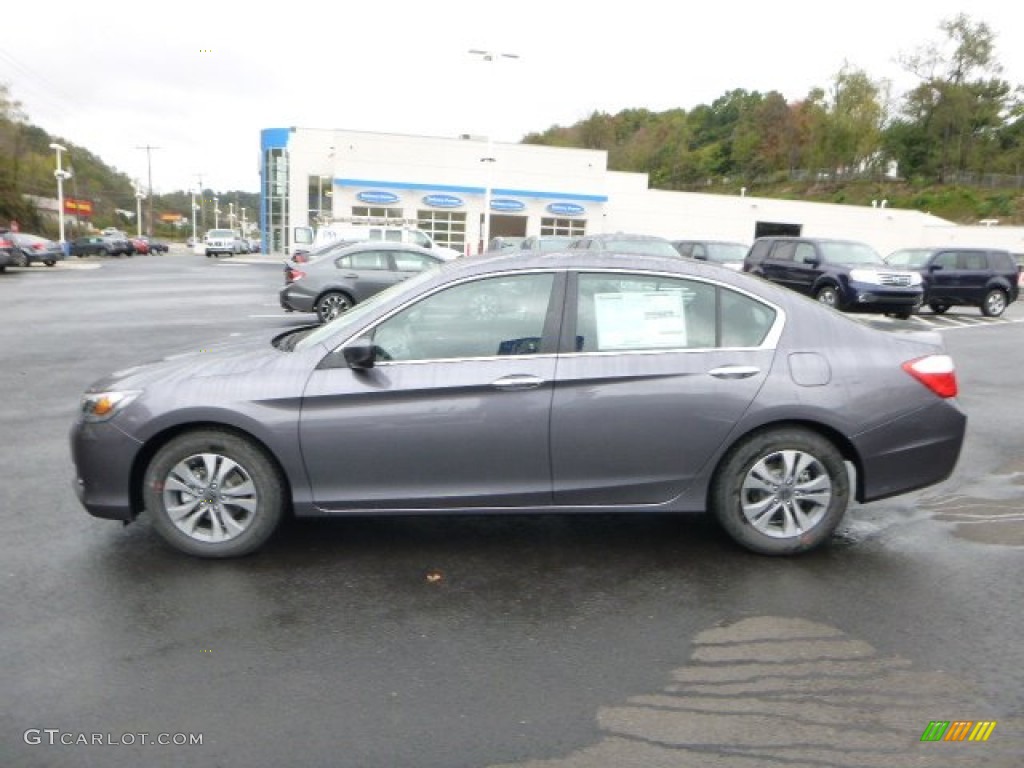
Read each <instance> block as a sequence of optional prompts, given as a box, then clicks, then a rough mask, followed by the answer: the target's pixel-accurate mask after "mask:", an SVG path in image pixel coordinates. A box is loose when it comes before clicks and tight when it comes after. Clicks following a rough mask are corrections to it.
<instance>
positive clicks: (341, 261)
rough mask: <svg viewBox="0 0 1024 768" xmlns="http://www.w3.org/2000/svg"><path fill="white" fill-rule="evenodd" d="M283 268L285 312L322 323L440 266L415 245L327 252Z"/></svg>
mask: <svg viewBox="0 0 1024 768" xmlns="http://www.w3.org/2000/svg"><path fill="white" fill-rule="evenodd" d="M311 255H312V256H313V260H312V261H309V262H305V263H297V262H288V263H286V264H285V270H284V272H285V286H284V288H282V289H281V293H280V296H279V298H280V301H281V306H282V307H283V308H284V309H287V310H289V311H295V312H316V315H317V317H318V318H319V319H320V322H322V323H326V322H328V321H330V320H333V319H334V318H336V317H337V316H338V315H339V314H341V313H342V312H344V311H345V310H347V309H349V308H350V307H352V306H354V305H355V304H358V303H359V302H361V301H365V300H366V299H368V298H370V297H371V296H373V295H374V294H375V293H380V292H381V291H383V290H384V289H385V288H388V287H390V286H392V285H394V284H395V283H399V282H401V281H402V280H405V279H406V278H408V277H411V276H413V275H415V274H417V273H418V272H422V271H423V270H425V269H430V268H431V267H435V266H437V265H439V264H443V263H444V260H443V259H440V258H438V257H437V256H436V255H435V254H434V253H433V252H432V251H430V250H427V249H426V248H420V247H418V246H415V245H406V244H403V243H390V242H383V241H379V240H377V241H372V240H371V241H367V242H360V243H355V244H348V245H344V246H342V247H340V248H338V247H333V246H329V247H328V248H326V249H324V250H322V251H320V252H319V253H316V252H314V254H311Z"/></svg>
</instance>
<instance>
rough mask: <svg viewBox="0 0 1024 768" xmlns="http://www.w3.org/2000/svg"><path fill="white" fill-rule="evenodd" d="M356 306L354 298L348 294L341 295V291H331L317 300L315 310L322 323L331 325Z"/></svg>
mask: <svg viewBox="0 0 1024 768" xmlns="http://www.w3.org/2000/svg"><path fill="white" fill-rule="evenodd" d="M354 304H355V302H354V301H352V297H351V296H349V295H348V294H345V293H341V292H340V291H331V292H330V293H325V294H324V295H323V296H321V297H320V298H319V299H317V302H316V306H315V307H314V309H315V310H316V316H317V317H318V318H319V319H320V322H321V323H329V322H331V320H333V319H334V318H336V317H337V316H338V315H340V314H341V313H342V312H344V311H345V310H346V309H349V308H350V307H352V306H353V305H354Z"/></svg>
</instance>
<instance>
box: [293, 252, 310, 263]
mask: <svg viewBox="0 0 1024 768" xmlns="http://www.w3.org/2000/svg"><path fill="white" fill-rule="evenodd" d="M292 261H294V262H295V263H296V264H305V263H306V262H307V261H309V256H307V255H306V254H304V253H296V254H295V255H294V256H292Z"/></svg>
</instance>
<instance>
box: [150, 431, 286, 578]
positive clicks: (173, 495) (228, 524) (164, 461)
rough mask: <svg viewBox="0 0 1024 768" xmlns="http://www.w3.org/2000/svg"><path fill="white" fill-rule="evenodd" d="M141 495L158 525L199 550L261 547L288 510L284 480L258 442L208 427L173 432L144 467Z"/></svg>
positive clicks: (182, 546) (236, 552)
mask: <svg viewBox="0 0 1024 768" xmlns="http://www.w3.org/2000/svg"><path fill="white" fill-rule="evenodd" d="M143 483H144V486H143V498H144V500H145V504H146V509H147V510H149V512H150V514H151V515H152V519H153V526H154V527H155V528H156V530H157V532H158V533H159V534H160V535H161V536H162V537H163V538H164V539H165V540H166V541H167V542H168V543H169V544H171V546H173V547H175V548H176V549H179V550H181V551H182V552H185V553H186V554H189V555H196V556H198V557H211V558H223V557H239V556H241V555H247V554H249V553H250V552H253V551H254V550H256V549H257V548H259V547H260V546H261V545H262V544H263V543H264V542H266V540H267V539H268V538H270V536H271V534H273V533H274V531H275V530H276V529H277V526H278V525H279V523H280V522H281V519H282V517H283V515H284V510H285V506H286V494H285V486H284V481H283V480H282V478H281V475H280V473H279V472H278V470H277V468H276V467H275V465H274V463H273V462H272V461H271V459H270V458H269V457H268V456H267V455H266V453H265V452H264V451H263V450H262V449H261V448H260V447H259V446H257V445H256V444H255V443H254V442H252V441H251V440H249V439H246V438H244V437H241V436H239V435H236V434H234V433H231V432H226V431H223V430H217V429H203V430H195V431H192V432H186V433H184V434H182V435H179V436H178V437H175V438H174V439H172V440H171V441H170V442H168V443H167V444H166V445H164V446H163V447H162V448H161V449H160V450H158V451H157V452H156V454H155V455H154V456H153V459H152V460H151V461H150V463H149V466H148V467H147V469H146V473H145V477H144V480H143Z"/></svg>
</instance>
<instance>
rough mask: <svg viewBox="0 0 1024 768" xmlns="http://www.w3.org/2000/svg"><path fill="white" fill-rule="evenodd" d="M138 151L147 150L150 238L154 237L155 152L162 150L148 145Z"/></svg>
mask: <svg viewBox="0 0 1024 768" xmlns="http://www.w3.org/2000/svg"><path fill="white" fill-rule="evenodd" d="M136 149H144V150H146V167H147V169H148V171H149V189H148V190H147V194H148V195H149V226H148V227H146V234H147V235H149V236H150V237H152V236H153V150H154V149H160V147H151V146H150V145H149V144H147V145H146V146H144V147H136Z"/></svg>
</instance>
